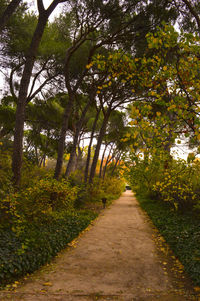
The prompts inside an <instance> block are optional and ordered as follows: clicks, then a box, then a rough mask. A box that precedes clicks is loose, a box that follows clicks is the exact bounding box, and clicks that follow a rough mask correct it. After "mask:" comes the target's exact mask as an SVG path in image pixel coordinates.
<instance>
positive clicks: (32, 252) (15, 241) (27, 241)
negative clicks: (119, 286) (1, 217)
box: [0, 210, 97, 287]
mask: <svg viewBox="0 0 200 301" xmlns="http://www.w3.org/2000/svg"><path fill="white" fill-rule="evenodd" d="M96 216H97V213H94V212H92V211H89V210H85V211H84V210H82V211H78V212H73V211H72V212H65V213H63V212H62V213H61V214H60V215H59V214H56V215H55V216H51V217H50V216H49V217H48V218H46V219H43V220H42V221H40V222H37V223H30V224H27V223H26V224H25V228H24V229H23V232H22V233H21V234H20V235H19V234H15V233H14V232H13V231H12V230H8V229H4V230H0V286H1V287H4V286H5V285H6V284H8V283H11V282H13V281H14V280H16V279H18V278H19V277H22V276H24V275H26V274H27V273H32V272H33V271H35V270H37V269H38V268H39V267H40V266H42V265H43V264H45V263H47V262H49V261H50V260H51V258H52V257H53V256H55V255H56V254H57V253H58V252H59V251H60V250H62V249H63V248H64V247H65V246H66V245H67V243H69V242H70V241H71V240H73V239H74V238H75V237H77V236H78V234H79V233H80V232H81V231H82V230H83V229H85V228H86V227H87V226H88V225H89V224H90V222H91V220H93V219H94V218H95V217H96Z"/></svg>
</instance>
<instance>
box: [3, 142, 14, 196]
mask: <svg viewBox="0 0 200 301" xmlns="http://www.w3.org/2000/svg"><path fill="white" fill-rule="evenodd" d="M1 147H2V145H1V142H0V199H1V198H4V197H5V196H6V194H8V193H9V192H11V191H12V183H11V170H10V165H11V157H10V154H9V152H8V151H7V152H6V151H4V150H1Z"/></svg>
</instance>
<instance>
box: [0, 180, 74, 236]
mask: <svg viewBox="0 0 200 301" xmlns="http://www.w3.org/2000/svg"><path fill="white" fill-rule="evenodd" d="M76 197H77V187H71V186H70V185H69V183H68V182H67V181H66V180H63V181H60V182H59V181H57V180H54V179H42V180H40V181H38V182H37V183H35V184H34V185H33V186H31V187H28V188H26V189H23V190H21V191H20V192H16V193H13V194H10V195H8V196H7V197H6V198H5V199H4V200H2V201H1V203H0V214H1V216H2V219H1V223H3V224H2V226H3V227H5V226H7V227H8V226H9V225H10V226H12V229H13V230H14V231H16V232H17V233H20V232H21V231H23V227H24V224H26V223H29V222H37V221H39V220H40V218H45V217H48V216H49V215H51V214H52V211H54V210H71V209H73V207H74V201H75V199H76Z"/></svg>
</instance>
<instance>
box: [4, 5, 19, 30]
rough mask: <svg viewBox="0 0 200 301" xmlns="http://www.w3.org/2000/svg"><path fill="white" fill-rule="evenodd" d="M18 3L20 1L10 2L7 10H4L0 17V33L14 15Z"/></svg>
mask: <svg viewBox="0 0 200 301" xmlns="http://www.w3.org/2000/svg"><path fill="white" fill-rule="evenodd" d="M20 2H21V0H12V1H11V2H10V3H9V5H8V6H7V8H6V9H5V11H4V13H3V14H2V16H0V32H1V31H2V30H3V28H4V27H5V25H6V24H7V23H8V21H9V19H10V17H11V16H12V14H13V13H14V11H15V10H16V8H17V7H18V5H19V3H20Z"/></svg>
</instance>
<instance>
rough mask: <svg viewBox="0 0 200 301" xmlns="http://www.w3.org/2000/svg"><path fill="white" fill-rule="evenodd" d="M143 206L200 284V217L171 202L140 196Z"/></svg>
mask: <svg viewBox="0 0 200 301" xmlns="http://www.w3.org/2000/svg"><path fill="white" fill-rule="evenodd" d="M138 200H139V202H140V204H141V206H142V208H143V209H144V210H145V211H146V212H147V213H148V215H149V216H150V218H151V219H152V221H153V223H154V224H155V226H156V227H157V228H158V229H159V231H160V233H161V234H162V235H163V237H164V238H165V240H166V242H167V243H168V244H169V246H170V247H171V249H172V250H173V252H174V253H175V255H176V256H177V257H178V259H179V260H180V261H181V263H182V264H183V265H184V268H185V271H186V272H187V273H188V275H190V277H191V278H192V280H193V281H194V283H195V284H196V285H200V231H199V229H200V228H199V227H200V217H199V215H197V214H196V215H195V214H194V213H191V212H185V213H184V214H180V212H179V211H174V210H172V209H171V206H169V203H164V204H163V202H161V201H155V200H152V199H147V198H144V197H141V196H138Z"/></svg>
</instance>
